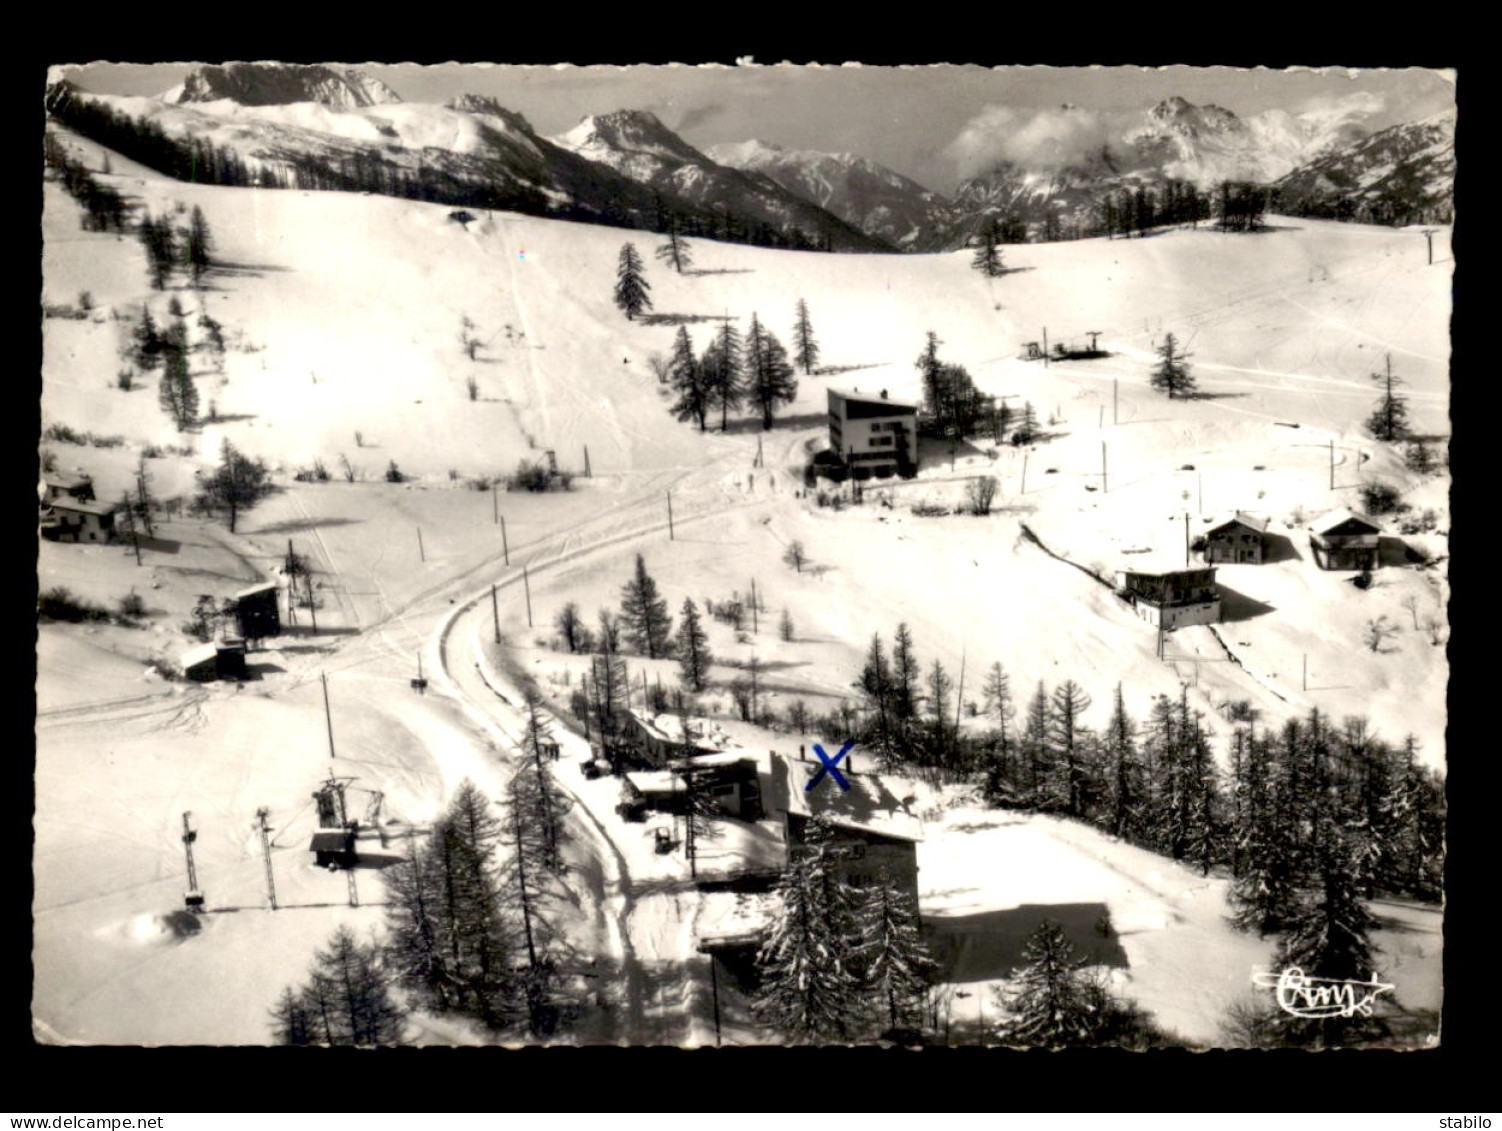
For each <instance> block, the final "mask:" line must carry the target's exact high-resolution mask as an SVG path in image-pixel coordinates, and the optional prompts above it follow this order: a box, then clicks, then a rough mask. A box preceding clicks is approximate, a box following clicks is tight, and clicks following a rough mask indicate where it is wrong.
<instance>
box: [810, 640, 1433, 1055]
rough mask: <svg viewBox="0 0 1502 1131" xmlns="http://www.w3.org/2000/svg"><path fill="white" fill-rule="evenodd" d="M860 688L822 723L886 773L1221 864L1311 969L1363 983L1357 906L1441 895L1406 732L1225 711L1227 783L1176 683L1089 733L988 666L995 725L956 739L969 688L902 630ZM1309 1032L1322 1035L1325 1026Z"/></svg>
mask: <svg viewBox="0 0 1502 1131" xmlns="http://www.w3.org/2000/svg"><path fill="white" fill-rule="evenodd" d="M856 687H857V688H858V689H859V691H860V693H861V697H862V700H863V705H862V709H861V710H859V711H856V712H851V713H847V714H845V715H844V716H842V717H833V718H831V719H830V720H829V721H828V723H827V724H826V726H827V727H828V726H833V727H834V728H835V729H834V730H833V732H832V733H833V734H834V735H836V736H838V738H839V740H841V741H843V740H846V739H849V740H855V741H859V742H861V743H862V745H864V746H865V747H866V748H867V749H869V750H871V751H873V753H875V754H877V756H878V757H879V758H880V759H881V760H882V762H883V764H884V765H885V766H887V767H888V768H891V769H896V768H898V767H900V766H903V765H911V766H914V767H916V768H918V769H919V770H920V771H922V772H924V773H926V774H929V775H930V776H932V777H935V778H936V779H944V778H948V779H950V780H974V781H977V782H978V783H979V785H980V788H981V791H982V794H983V796H984V797H985V798H986V800H987V801H988V803H990V804H992V805H996V806H999V807H1006V808H1025V809H1032V810H1036V811H1040V812H1049V813H1057V814H1060V815H1064V816H1069V817H1073V818H1076V819H1079V820H1082V821H1086V822H1088V823H1090V824H1093V825H1095V826H1097V827H1098V828H1100V829H1102V830H1103V831H1105V832H1107V833H1109V834H1111V835H1113V836H1116V837H1120V838H1122V839H1124V840H1127V841H1130V842H1131V843H1134V844H1137V845H1140V846H1142V847H1144V848H1148V849H1151V850H1153V851H1155V852H1161V853H1164V854H1165V855H1167V856H1170V857H1171V858H1173V859H1174V860H1178V861H1183V862H1185V863H1187V864H1190V865H1192V866H1194V867H1197V868H1199V869H1200V870H1201V871H1202V872H1203V873H1205V874H1207V875H1208V874H1209V873H1210V871H1211V870H1212V869H1214V868H1224V869H1226V870H1227V871H1229V873H1230V875H1231V876H1232V878H1233V889H1232V890H1233V894H1232V901H1233V906H1234V908H1235V909H1236V922H1237V924H1238V925H1239V926H1241V927H1242V928H1243V929H1247V930H1255V931H1259V932H1272V931H1279V932H1287V938H1286V939H1285V944H1284V945H1285V950H1286V952H1287V954H1288V955H1290V956H1291V957H1290V958H1289V961H1290V962H1293V961H1294V959H1298V960H1300V962H1301V963H1302V967H1301V968H1303V969H1304V971H1305V973H1309V974H1315V975H1316V976H1329V977H1342V978H1343V977H1360V978H1366V977H1369V976H1370V974H1371V970H1370V969H1369V968H1362V969H1359V970H1358V969H1357V967H1361V966H1363V963H1366V962H1368V961H1369V959H1370V956H1371V950H1370V946H1369V945H1367V946H1366V948H1365V949H1363V946H1362V945H1361V943H1362V940H1363V939H1365V938H1366V937H1367V936H1366V934H1365V931H1366V930H1367V929H1368V928H1369V926H1370V923H1369V921H1368V920H1365V919H1364V918H1363V915H1364V912H1363V911H1362V909H1361V907H1360V902H1359V901H1360V899H1362V898H1365V897H1370V896H1372V895H1376V894H1381V893H1391V894H1397V895H1404V896H1411V897H1416V898H1421V899H1436V898H1438V897H1439V895H1440V893H1441V890H1442V884H1443V870H1444V837H1443V830H1444V814H1445V798H1444V785H1443V781H1442V779H1441V778H1440V777H1439V775H1437V774H1436V773H1434V772H1433V771H1431V770H1428V769H1426V768H1425V767H1423V766H1422V765H1421V764H1420V763H1419V761H1418V757H1417V747H1416V744H1415V743H1414V741H1413V739H1412V738H1411V737H1410V738H1409V739H1407V740H1405V741H1404V742H1403V743H1402V744H1401V745H1399V746H1393V745H1392V744H1390V743H1387V742H1384V741H1381V740H1379V739H1377V738H1376V737H1374V736H1373V735H1372V734H1371V733H1370V731H1369V730H1368V728H1367V724H1366V722H1365V721H1364V720H1362V719H1359V718H1348V719H1346V720H1345V721H1344V723H1343V724H1342V725H1340V726H1335V725H1333V724H1332V723H1331V721H1330V720H1329V719H1328V717H1327V716H1325V715H1324V714H1323V713H1322V712H1320V711H1319V710H1318V709H1311V711H1310V712H1309V714H1308V715H1307V716H1306V717H1305V718H1303V719H1291V720H1289V721H1288V722H1287V723H1285V724H1284V726H1283V727H1282V728H1281V729H1280V730H1276V731H1274V730H1268V729H1263V728H1261V727H1259V726H1258V725H1257V724H1258V720H1257V717H1256V712H1255V711H1253V710H1252V709H1251V708H1250V706H1249V705H1248V704H1245V703H1232V704H1227V705H1226V707H1225V711H1226V718H1227V721H1228V722H1229V724H1230V728H1231V729H1230V736H1229V751H1228V753H1229V764H1230V772H1229V774H1223V773H1222V772H1221V771H1220V770H1219V769H1218V767H1217V761H1216V757H1215V749H1214V743H1213V740H1214V737H1215V735H1214V732H1213V731H1212V729H1211V728H1210V726H1209V724H1208V723H1207V721H1206V718H1205V716H1204V714H1203V713H1202V712H1200V711H1197V710H1195V709H1193V708H1191V706H1190V704H1189V698H1188V689H1187V688H1186V689H1185V690H1184V691H1183V693H1182V694H1181V695H1180V696H1179V697H1178V698H1177V699H1172V698H1168V697H1164V696H1159V697H1157V698H1155V699H1154V701H1153V704H1152V708H1151V711H1150V712H1149V716H1148V718H1147V720H1146V721H1145V722H1144V723H1141V724H1139V723H1138V721H1137V720H1135V719H1134V718H1133V717H1132V716H1131V714H1130V713H1129V712H1128V710H1127V706H1126V703H1125V701H1124V698H1123V695H1122V692H1121V688H1120V687H1119V686H1118V687H1117V690H1116V694H1115V696H1114V698H1113V700H1112V703H1111V709H1110V714H1109V718H1108V721H1107V723H1106V725H1105V727H1104V728H1103V729H1102V730H1100V731H1095V730H1092V729H1091V728H1090V727H1089V726H1087V724H1086V723H1085V719H1084V716H1085V713H1086V711H1087V710H1088V709H1089V708H1090V706H1091V699H1090V696H1089V695H1088V693H1087V692H1086V691H1085V690H1084V689H1083V688H1081V687H1080V686H1079V685H1078V684H1076V683H1075V682H1074V681H1072V680H1064V681H1062V682H1061V683H1059V684H1058V685H1057V686H1055V687H1054V688H1052V690H1050V689H1049V688H1048V687H1047V686H1045V684H1044V683H1042V682H1039V684H1038V686H1037V688H1036V690H1035V691H1034V693H1033V694H1032V695H1031V696H1030V697H1029V698H1028V701H1027V703H1026V705H1025V707H1023V708H1022V710H1021V711H1020V712H1019V710H1018V708H1017V706H1016V705H1015V704H1014V701H1013V696H1012V690H1011V679H1010V677H1009V675H1008V674H1007V673H1006V672H1005V671H1004V670H1003V668H1002V667H1001V665H1000V664H994V665H992V667H991V668H990V669H988V670H987V671H986V672H985V673H984V675H983V677H982V679H981V700H982V704H983V705H982V706H980V707H979V709H977V707H976V705H974V704H972V705H971V706H970V710H972V711H975V712H976V713H977V714H979V713H982V712H983V713H984V715H985V717H986V718H987V720H988V722H989V726H987V727H985V728H983V729H978V730H977V729H970V730H963V729H962V728H961V727H960V725H959V721H958V720H959V711H960V709H961V699H962V695H963V689H962V688H961V689H959V690H957V689H956V687H955V682H954V681H953V680H952V679H951V678H950V675H949V673H948V672H947V671H946V670H945V668H944V665H943V664H942V663H941V662H940V661H938V660H935V661H934V662H933V664H932V665H930V666H928V667H927V668H925V667H924V666H922V665H921V664H920V662H919V661H918V658H917V656H916V654H915V651H914V647H913V641H912V637H911V634H910V632H909V631H908V629H907V626H906V625H900V626H899V627H898V629H897V633H896V638H895V643H894V644H893V646H892V648H891V651H890V655H889V654H888V651H887V649H886V647H885V646H884V643H883V641H882V638H881V636H880V634H877V635H876V636H874V637H873V638H872V642H871V647H870V649H869V650H868V652H867V658H866V662H865V665H864V667H863V669H862V672H861V676H860V679H859V680H858V681H857V682H856ZM841 721H843V723H844V725H843V726H841V725H840V723H841ZM1342 956H1344V957H1342ZM1316 966H1318V971H1316V969H1315V967H1316ZM1284 1032H1285V1036H1289V1035H1290V1033H1291V1031H1288V1030H1284ZM1297 1035H1298V1034H1293V1036H1297ZM1303 1035H1304V1036H1308V1033H1307V1032H1306V1033H1303ZM1319 1035H1320V1039H1326V1040H1329V1039H1331V1030H1330V1027H1329V1026H1328V1025H1327V1026H1325V1027H1324V1028H1323V1029H1322V1030H1320V1031H1319ZM1290 1039H1292V1037H1290Z"/></svg>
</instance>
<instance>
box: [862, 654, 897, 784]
mask: <svg viewBox="0 0 1502 1131" xmlns="http://www.w3.org/2000/svg"><path fill="white" fill-rule="evenodd" d="M857 686H858V687H859V688H860V689H861V693H862V694H863V695H864V696H865V699H866V704H867V706H868V707H869V709H870V711H871V717H872V720H873V726H872V732H871V734H870V735H869V737H868V738H867V742H868V743H869V744H870V747H871V750H872V752H873V753H874V754H875V755H876V757H877V758H878V759H880V761H881V766H882V768H883V769H885V770H895V769H896V768H897V767H898V764H899V762H900V760H901V750H900V747H899V744H898V743H897V741H896V736H895V735H894V734H893V722H894V719H893V717H892V716H893V705H892V694H893V687H892V670H891V667H890V666H889V665H888V663H887V656H886V652H885V651H884V650H883V649H882V646H881V633H879V632H878V633H875V634H873V635H872V637H871V648H870V650H869V651H868V652H867V653H866V662H865V665H864V666H863V667H862V668H861V677H860V680H859V681H858V683H857Z"/></svg>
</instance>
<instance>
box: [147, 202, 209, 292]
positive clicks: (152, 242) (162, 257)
mask: <svg viewBox="0 0 1502 1131" xmlns="http://www.w3.org/2000/svg"><path fill="white" fill-rule="evenodd" d="M138 230H139V233H140V237H141V246H142V247H143V248H144V249H145V251H146V272H147V275H148V276H149V277H150V279H151V286H152V289H153V290H158V291H160V290H165V289H166V286H167V283H168V282H169V281H170V280H171V278H172V272H173V271H175V270H177V269H178V268H181V269H182V270H184V271H186V272H187V274H188V278H189V280H190V281H191V283H192V284H193V286H195V287H197V286H200V285H202V283H203V278H204V276H205V275H206V274H208V272H209V268H210V267H211V266H212V262H213V261H212V259H211V258H210V255H211V253H212V252H213V250H214V238H213V235H212V234H211V233H210V231H209V224H208V221H207V220H205V219H204V215H203V209H201V208H199V207H198V206H197V205H196V204H195V205H194V206H193V210H192V212H191V213H189V218H188V226H187V227H186V228H183V229H182V230H181V231H178V230H176V229H174V228H173V225H172V221H171V219H169V218H168V217H166V216H152V215H151V213H149V212H146V213H143V214H142V216H141V220H140V225H139V229H138Z"/></svg>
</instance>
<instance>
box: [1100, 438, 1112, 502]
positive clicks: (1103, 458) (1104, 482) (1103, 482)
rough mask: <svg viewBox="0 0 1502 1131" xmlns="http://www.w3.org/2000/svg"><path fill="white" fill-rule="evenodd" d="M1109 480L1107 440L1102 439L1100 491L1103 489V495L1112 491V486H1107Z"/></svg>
mask: <svg viewBox="0 0 1502 1131" xmlns="http://www.w3.org/2000/svg"><path fill="white" fill-rule="evenodd" d="M1107 482H1108V481H1107V479H1106V442H1105V441H1104V440H1102V441H1101V442H1100V491H1101V494H1103V495H1104V494H1106V493H1107V492H1109V491H1110V488H1109V487H1108V486H1107Z"/></svg>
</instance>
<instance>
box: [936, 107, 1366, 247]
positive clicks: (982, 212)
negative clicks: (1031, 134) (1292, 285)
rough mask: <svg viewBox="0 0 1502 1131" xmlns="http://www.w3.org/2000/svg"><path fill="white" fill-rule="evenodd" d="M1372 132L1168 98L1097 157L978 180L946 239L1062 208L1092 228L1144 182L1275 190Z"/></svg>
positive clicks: (1318, 119) (1347, 123)
mask: <svg viewBox="0 0 1502 1131" xmlns="http://www.w3.org/2000/svg"><path fill="white" fill-rule="evenodd" d="M1072 109H1073V108H1069V107H1066V108H1065V111H1064V112H1065V113H1068V112H1069V111H1070V110H1072ZM1365 135H1366V131H1365V130H1364V129H1363V128H1362V127H1361V126H1360V125H1359V123H1357V122H1356V121H1354V120H1353V119H1352V117H1351V116H1349V115H1345V114H1341V113H1333V112H1329V111H1308V112H1304V113H1298V114H1295V113H1290V112H1289V111H1286V110H1269V111H1264V112H1262V113H1259V114H1255V115H1252V116H1250V117H1247V118H1241V117H1238V116H1237V115H1236V114H1235V113H1233V112H1232V111H1230V110H1227V109H1225V108H1223V107H1220V106H1214V105H1204V106H1196V105H1194V104H1193V103H1191V102H1189V101H1187V100H1186V99H1184V98H1180V97H1173V98H1168V99H1165V100H1164V101H1163V102H1160V103H1159V104H1158V105H1156V106H1154V107H1153V108H1152V109H1150V110H1148V111H1146V112H1145V114H1144V115H1143V116H1142V118H1141V120H1140V121H1138V122H1136V123H1135V124H1132V125H1130V126H1128V127H1127V128H1126V129H1125V130H1121V131H1120V132H1118V133H1116V134H1114V135H1108V136H1106V137H1105V139H1104V141H1103V142H1102V143H1101V144H1100V145H1099V147H1098V148H1092V149H1091V150H1090V151H1089V152H1088V153H1085V154H1075V155H1073V156H1071V157H1069V158H1068V159H1067V160H1063V161H1059V160H1052V159H1051V160H1046V161H1042V160H1034V161H1029V160H1026V159H1021V158H1014V159H1008V160H1004V161H999V162H997V163H996V164H994V165H993V166H992V168H991V169H990V170H988V171H987V172H985V173H983V174H981V175H979V176H976V177H972V178H970V179H969V180H967V181H966V182H964V183H963V184H961V186H960V187H959V189H958V190H957V192H956V194H955V210H956V212H957V213H958V214H959V216H958V218H957V221H956V223H955V226H954V227H953V228H952V229H951V232H950V234H949V235H948V236H947V237H946V240H945V242H946V243H947V245H948V246H951V247H953V246H960V245H961V244H962V243H963V242H964V240H965V239H966V238H968V237H970V236H972V235H973V234H974V233H975V232H976V231H977V230H978V229H979V228H980V227H981V226H982V225H983V224H984V223H985V222H986V221H987V220H988V219H989V218H990V217H992V216H996V215H1007V214H1010V215H1012V216H1015V217H1017V218H1018V219H1021V220H1023V221H1024V222H1027V223H1029V224H1033V225H1037V224H1038V223H1040V222H1041V219H1042V217H1043V216H1044V215H1045V214H1046V213H1047V212H1049V211H1052V212H1054V213H1055V214H1056V215H1057V216H1058V217H1059V218H1060V220H1061V221H1062V222H1063V223H1064V224H1065V226H1068V225H1069V224H1072V223H1078V224H1079V225H1080V226H1081V227H1085V228H1088V226H1089V225H1090V224H1091V223H1092V222H1094V221H1095V220H1096V217H1095V216H1094V215H1093V211H1094V209H1095V207H1096V205H1097V203H1098V202H1099V201H1100V200H1101V199H1102V198H1103V197H1104V196H1105V195H1106V194H1107V193H1113V192H1117V193H1119V192H1120V191H1121V190H1123V189H1126V190H1134V189H1135V188H1136V187H1137V186H1138V185H1148V186H1154V187H1156V186H1158V185H1161V184H1162V183H1163V182H1164V181H1167V180H1175V181H1183V182H1187V183H1189V184H1193V185H1195V186H1196V187H1198V188H1199V189H1200V190H1201V191H1205V190H1208V189H1210V188H1212V187H1213V186H1215V185H1218V184H1220V183H1221V182H1223V181H1238V182H1243V181H1244V182H1250V183H1254V184H1267V183H1270V182H1272V181H1274V180H1276V179H1277V178H1279V177H1282V176H1284V175H1285V174H1288V173H1290V172H1291V171H1292V170H1294V169H1296V168H1298V167H1299V166H1301V165H1304V164H1305V163H1307V162H1310V161H1312V160H1315V159H1317V158H1320V157H1323V156H1324V155H1326V154H1328V153H1331V152H1332V151H1335V150H1338V149H1341V148H1342V147H1346V146H1350V145H1353V144H1356V143H1357V142H1359V140H1360V139H1361V138H1363V137H1365ZM1054 156H1057V155H1054Z"/></svg>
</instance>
